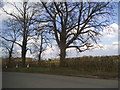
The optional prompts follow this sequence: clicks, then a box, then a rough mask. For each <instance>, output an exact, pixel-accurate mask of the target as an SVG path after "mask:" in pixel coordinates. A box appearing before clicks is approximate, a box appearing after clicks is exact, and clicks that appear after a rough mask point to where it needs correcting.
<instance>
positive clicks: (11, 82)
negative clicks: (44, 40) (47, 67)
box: [2, 72, 118, 88]
mask: <svg viewBox="0 0 120 90" xmlns="http://www.w3.org/2000/svg"><path fill="white" fill-rule="evenodd" d="M117 87H118V80H106V79H93V78H83V77H72V76H60V75H48V74H40V73H17V72H3V74H2V88H117Z"/></svg>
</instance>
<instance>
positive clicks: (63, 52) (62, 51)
mask: <svg viewBox="0 0 120 90" xmlns="http://www.w3.org/2000/svg"><path fill="white" fill-rule="evenodd" d="M65 56H66V49H65V48H64V47H63V48H62V47H61V49H60V67H65Z"/></svg>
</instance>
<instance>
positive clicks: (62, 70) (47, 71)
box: [3, 67, 118, 79]
mask: <svg viewBox="0 0 120 90" xmlns="http://www.w3.org/2000/svg"><path fill="white" fill-rule="evenodd" d="M3 71H4V72H27V73H45V74H55V75H67V76H81V77H92V78H104V79H116V78H117V77H118V75H117V72H86V71H78V70H71V69H66V68H57V69H51V68H40V67H37V68H36V67H31V68H29V69H27V68H22V67H21V68H18V69H16V68H7V69H5V68H4V69H3Z"/></svg>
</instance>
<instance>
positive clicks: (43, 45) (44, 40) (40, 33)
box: [31, 29, 52, 61]
mask: <svg viewBox="0 0 120 90" xmlns="http://www.w3.org/2000/svg"><path fill="white" fill-rule="evenodd" d="M33 40H34V42H32V43H31V44H32V46H31V52H32V53H34V54H35V55H36V56H37V58H38V61H41V58H42V53H43V52H44V51H46V50H47V46H50V47H52V46H51V43H50V37H49V35H48V33H47V31H45V30H39V29H38V30H37V32H36V36H35V37H33Z"/></svg>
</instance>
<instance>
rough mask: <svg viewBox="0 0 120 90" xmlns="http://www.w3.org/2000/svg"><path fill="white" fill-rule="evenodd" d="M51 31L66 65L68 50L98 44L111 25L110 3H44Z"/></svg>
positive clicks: (81, 50)
mask: <svg viewBox="0 0 120 90" xmlns="http://www.w3.org/2000/svg"><path fill="white" fill-rule="evenodd" d="M41 3H42V5H43V7H44V10H45V11H46V12H45V13H46V18H45V17H44V19H43V21H46V22H48V26H49V27H50V30H53V33H54V36H55V40H56V42H57V44H58V47H59V49H60V66H65V62H64V61H65V56H66V50H67V49H68V48H76V49H77V50H78V51H79V52H83V51H86V50H90V49H93V48H94V44H97V40H98V37H99V35H100V31H101V30H102V29H103V27H105V26H106V25H108V24H109V23H108V22H109V20H108V19H109V18H110V16H111V13H112V12H111V11H112V9H113V7H112V4H110V2H41Z"/></svg>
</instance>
